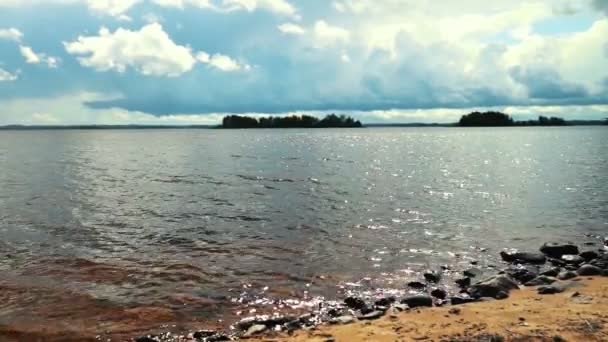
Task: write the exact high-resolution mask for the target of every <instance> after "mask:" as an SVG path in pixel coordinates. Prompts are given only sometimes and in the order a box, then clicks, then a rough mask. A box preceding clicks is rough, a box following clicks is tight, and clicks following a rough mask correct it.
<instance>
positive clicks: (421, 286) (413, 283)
mask: <svg viewBox="0 0 608 342" xmlns="http://www.w3.org/2000/svg"><path fill="white" fill-rule="evenodd" d="M407 286H409V287H411V288H413V289H416V290H422V289H424V288H425V287H426V285H425V284H424V283H421V282H419V281H410V282H409V283H407Z"/></svg>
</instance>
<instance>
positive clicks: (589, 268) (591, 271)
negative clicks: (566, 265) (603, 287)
mask: <svg viewBox="0 0 608 342" xmlns="http://www.w3.org/2000/svg"><path fill="white" fill-rule="evenodd" d="M576 273H578V275H581V276H595V275H600V274H602V269H601V268H599V267H597V266H593V265H583V266H581V267H580V268H579V269H578V271H576Z"/></svg>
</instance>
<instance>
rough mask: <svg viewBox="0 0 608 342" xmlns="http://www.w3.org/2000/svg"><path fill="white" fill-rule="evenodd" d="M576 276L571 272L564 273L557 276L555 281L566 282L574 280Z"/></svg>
mask: <svg viewBox="0 0 608 342" xmlns="http://www.w3.org/2000/svg"><path fill="white" fill-rule="evenodd" d="M577 276H578V274H576V273H574V272H572V271H564V272H561V273H560V274H558V275H557V279H559V280H568V279H572V278H576V277H577Z"/></svg>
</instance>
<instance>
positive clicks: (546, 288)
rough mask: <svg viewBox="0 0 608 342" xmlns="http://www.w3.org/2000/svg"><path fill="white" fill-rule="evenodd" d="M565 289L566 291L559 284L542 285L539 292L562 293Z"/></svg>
mask: <svg viewBox="0 0 608 342" xmlns="http://www.w3.org/2000/svg"><path fill="white" fill-rule="evenodd" d="M563 291H564V289H562V288H560V287H558V286H552V285H546V286H540V287H539V288H538V294H556V293H560V292H563Z"/></svg>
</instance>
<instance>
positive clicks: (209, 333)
mask: <svg viewBox="0 0 608 342" xmlns="http://www.w3.org/2000/svg"><path fill="white" fill-rule="evenodd" d="M215 334H216V332H215V331H213V330H201V331H197V332H195V333H194V334H192V337H194V338H195V339H197V340H202V339H203V338H207V337H211V336H213V335H215Z"/></svg>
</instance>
